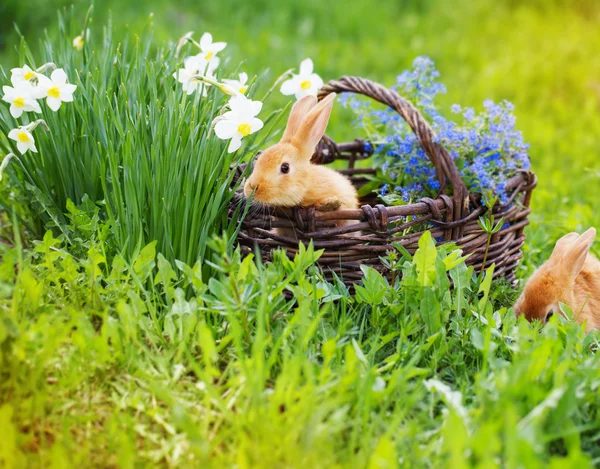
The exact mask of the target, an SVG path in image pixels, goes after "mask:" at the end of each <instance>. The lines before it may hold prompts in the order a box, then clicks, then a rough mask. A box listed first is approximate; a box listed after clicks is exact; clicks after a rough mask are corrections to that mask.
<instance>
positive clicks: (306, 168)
mask: <svg viewBox="0 0 600 469" xmlns="http://www.w3.org/2000/svg"><path fill="white" fill-rule="evenodd" d="M334 99H335V93H332V94H330V95H328V96H327V97H326V98H324V99H323V100H322V101H321V102H320V103H318V102H317V98H316V97H314V96H305V97H304V98H302V99H300V100H299V101H297V102H296V103H295V104H294V106H293V107H292V111H291V112H290V117H289V119H288V123H287V126H286V128H285V131H284V133H283V136H282V137H281V140H280V141H279V143H277V144H276V145H273V146H272V147H270V148H268V149H266V150H265V151H264V152H263V153H262V154H261V155H260V156H259V157H258V159H257V160H256V163H255V165H254V169H253V170H252V174H251V175H250V177H249V178H248V180H247V181H246V184H245V186H244V195H245V196H246V197H249V196H250V195H251V194H252V193H254V200H255V201H256V202H259V203H262V204H265V205H270V206H272V207H295V206H301V207H316V209H317V210H321V211H331V210H338V209H344V208H346V209H347V208H350V209H352V208H357V207H358V198H357V194H356V189H355V188H354V186H353V185H352V183H351V182H350V180H349V179H348V178H347V177H346V176H344V175H342V174H340V173H338V172H337V171H335V170H333V169H331V168H327V167H326V166H322V165H316V164H313V163H311V161H310V159H311V157H312V155H313V153H314V151H315V148H316V146H317V144H318V143H319V141H320V140H321V138H322V137H323V135H324V134H325V130H326V129H327V123H328V122H329V116H330V114H331V109H332V107H333V101H334ZM348 223H349V222H348V221H347V220H338V221H336V222H335V224H336V226H338V227H339V226H345V225H346V224H348ZM277 233H279V234H282V235H286V236H294V233H293V230H290V229H277Z"/></svg>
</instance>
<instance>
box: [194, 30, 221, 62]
mask: <svg viewBox="0 0 600 469" xmlns="http://www.w3.org/2000/svg"><path fill="white" fill-rule="evenodd" d="M226 46H227V43H226V42H213V38H212V34H210V33H204V34H203V35H202V37H201V38H200V50H201V51H202V52H201V53H200V54H198V55H199V56H200V57H202V58H203V59H204V60H208V61H211V60H213V59H215V58H216V55H217V54H218V53H219V52H221V51H222V50H223V49H225V47H226Z"/></svg>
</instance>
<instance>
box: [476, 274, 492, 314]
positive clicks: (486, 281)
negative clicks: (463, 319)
mask: <svg viewBox="0 0 600 469" xmlns="http://www.w3.org/2000/svg"><path fill="white" fill-rule="evenodd" d="M494 267H495V265H494V264H492V265H491V266H490V267H488V268H487V269H486V270H485V277H484V278H483V281H482V282H481V285H479V290H478V293H483V297H482V298H481V299H480V300H479V311H480V312H481V313H483V310H484V308H485V305H486V303H487V300H488V296H489V294H490V288H491V286H492V279H493V278H494Z"/></svg>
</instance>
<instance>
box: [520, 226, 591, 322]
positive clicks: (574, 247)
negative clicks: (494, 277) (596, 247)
mask: <svg viewBox="0 0 600 469" xmlns="http://www.w3.org/2000/svg"><path fill="white" fill-rule="evenodd" d="M595 237H596V230H595V229H594V228H590V229H589V230H587V231H586V232H585V233H583V234H582V235H581V236H580V235H578V234H577V233H569V234H568V235H565V236H563V237H562V238H560V239H559V240H558V241H557V242H556V246H555V247H554V251H552V255H551V256H550V259H549V260H548V261H547V262H546V263H545V264H544V265H542V266H541V267H540V268H539V269H538V270H537V271H536V272H535V273H534V274H533V275H532V276H531V278H530V279H529V280H528V281H527V283H526V284H525V289H524V290H523V293H522V294H521V297H520V298H519V299H518V301H517V303H516V305H515V313H516V314H517V316H519V315H524V316H525V317H526V318H527V320H528V321H532V320H534V319H538V320H540V321H543V322H544V323H546V322H547V321H548V319H549V318H550V316H552V315H553V314H560V308H559V303H564V304H566V305H567V306H569V307H570V308H571V310H572V311H573V314H574V316H575V320H576V321H577V322H579V323H582V324H583V323H586V329H587V330H588V331H589V330H592V329H598V328H600V261H598V259H596V258H595V257H594V256H593V255H592V254H590V253H589V250H590V247H591V246H592V243H593V242H594V238H595Z"/></svg>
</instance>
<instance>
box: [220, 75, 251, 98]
mask: <svg viewBox="0 0 600 469" xmlns="http://www.w3.org/2000/svg"><path fill="white" fill-rule="evenodd" d="M247 81H248V74H247V73H240V78H239V80H226V79H223V83H225V84H226V85H229V86H230V87H231V88H233V89H234V90H235V91H237V92H238V93H241V94H244V93H246V91H247V90H248V85H246V83H247ZM228 94H232V93H228Z"/></svg>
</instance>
